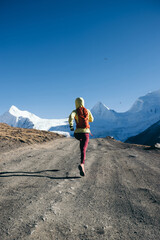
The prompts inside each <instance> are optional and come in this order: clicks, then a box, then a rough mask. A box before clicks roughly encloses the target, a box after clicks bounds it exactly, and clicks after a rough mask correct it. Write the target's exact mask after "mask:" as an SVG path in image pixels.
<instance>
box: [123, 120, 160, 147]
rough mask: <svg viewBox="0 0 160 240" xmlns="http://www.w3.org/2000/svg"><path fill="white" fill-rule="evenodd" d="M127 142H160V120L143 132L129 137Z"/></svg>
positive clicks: (152, 143) (147, 143)
mask: <svg viewBox="0 0 160 240" xmlns="http://www.w3.org/2000/svg"><path fill="white" fill-rule="evenodd" d="M126 143H135V144H143V145H148V146H153V145H155V144H156V143H160V121H158V122H157V123H155V124H153V125H152V126H151V127H149V128H147V129H146V130H145V131H143V132H142V133H140V134H138V135H136V136H133V137H130V138H128V139H127V141H126Z"/></svg>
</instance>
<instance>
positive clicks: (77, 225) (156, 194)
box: [0, 138, 160, 240]
mask: <svg viewBox="0 0 160 240" xmlns="http://www.w3.org/2000/svg"><path fill="white" fill-rule="evenodd" d="M79 158H80V153H79V145H78V141H77V140H75V139H71V138H63V139H58V140H55V141H52V142H49V143H45V144H39V145H30V146H26V147H23V148H18V149H16V150H12V151H10V152H3V153H1V155H0V188H1V191H0V239H1V240H19V239H21V240H52V239H53V240H56V239H57V240H61V239H68V240H79V239H80V240H91V239H93V240H94V239H95V240H97V239H102V240H103V239H104V240H119V239H122V240H130V239H134V240H138V239H141V240H143V239H144V240H149V239H150V240H153V239H154V240H158V239H159V236H160V230H159V229H160V211H159V210H160V208H159V205H160V191H159V190H160V188H159V173H160V171H159V167H160V164H159V162H160V151H159V150H146V149H144V147H142V146H141V147H138V146H131V145H129V144H123V143H120V142H117V141H113V140H112V139H92V140H90V143H89V147H88V150H87V160H86V167H85V168H86V176H85V177H80V176H79V171H78V168H77V166H78V163H79Z"/></svg>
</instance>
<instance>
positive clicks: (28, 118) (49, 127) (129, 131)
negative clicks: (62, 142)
mask: <svg viewBox="0 0 160 240" xmlns="http://www.w3.org/2000/svg"><path fill="white" fill-rule="evenodd" d="M91 112H92V114H93V116H94V122H93V123H90V126H91V132H92V134H93V138H97V137H106V136H112V137H114V138H115V139H117V140H120V141H125V140H126V139H127V138H129V137H131V136H135V135H137V134H139V133H141V132H143V131H144V130H145V129H147V128H148V127H150V126H151V125H152V124H154V123H156V122H157V121H159V120H160V90H158V91H154V92H150V93H148V94H146V95H145V96H142V97H139V98H138V99H137V100H136V101H135V103H134V104H133V105H132V106H131V108H130V109H129V110H128V111H126V112H123V113H119V112H116V111H114V110H112V109H110V108H109V107H107V106H106V105H105V104H103V103H101V102H98V103H96V104H95V105H94V107H93V108H92V109H91ZM0 122H3V123H7V124H9V125H10V126H13V127H22V128H34V129H38V130H46V131H53V132H57V133H59V134H63V135H65V136H72V135H73V133H72V132H70V128H69V125H68V119H67V118H64V119H42V118H39V117H38V116H36V115H34V114H33V113H30V112H28V111H21V110H19V109H18V108H17V107H16V106H11V108H10V109H9V110H8V111H7V112H5V113H4V114H3V115H1V116H0ZM74 127H75V126H74Z"/></svg>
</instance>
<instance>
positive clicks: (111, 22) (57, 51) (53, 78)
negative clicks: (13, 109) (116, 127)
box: [0, 0, 160, 118]
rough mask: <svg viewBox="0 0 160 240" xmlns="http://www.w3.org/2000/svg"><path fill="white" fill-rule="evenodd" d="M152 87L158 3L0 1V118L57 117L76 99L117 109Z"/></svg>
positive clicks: (157, 80)
mask: <svg viewBox="0 0 160 240" xmlns="http://www.w3.org/2000/svg"><path fill="white" fill-rule="evenodd" d="M158 89H160V1H159V0H150V1H149V0H148V1H147V0H144V1H142V0H139V1H136V0H128V1H123V0H119V1H118V0H117V1H116V0H115V1H114V0H113V1H107V0H105V1H103V0H23V1H22V0H19V1H17V0H14V1H13V0H6V1H0V115H1V114H3V113H4V112H5V111H7V110H8V109H9V108H10V106H11V105H15V106H17V107H18V108H20V109H22V110H28V111H30V112H33V113H34V114H36V115H38V116H39V117H43V118H64V117H67V116H68V114H70V112H71V111H72V109H73V108H74V100H75V98H76V97H79V96H82V97H84V99H85V102H86V107H87V108H92V107H93V106H94V105H95V104H96V103H97V102H98V101H101V102H103V103H104V104H105V105H107V106H108V107H109V108H111V109H114V110H116V111H118V112H123V111H126V110H128V109H129V108H130V107H131V105H132V104H133V102H134V101H135V100H136V99H137V98H138V97H139V96H142V95H145V94H146V93H148V92H149V91H155V90H158Z"/></svg>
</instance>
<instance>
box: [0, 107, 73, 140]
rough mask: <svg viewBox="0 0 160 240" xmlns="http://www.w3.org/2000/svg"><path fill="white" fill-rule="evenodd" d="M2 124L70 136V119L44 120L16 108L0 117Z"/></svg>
mask: <svg viewBox="0 0 160 240" xmlns="http://www.w3.org/2000/svg"><path fill="white" fill-rule="evenodd" d="M0 122H2V123H7V124H9V125H10V126H12V127H21V128H34V129H38V130H46V131H54V130H55V132H59V133H62V134H64V135H66V136H69V133H68V132H69V127H68V119H42V118H39V117H38V116H36V115H34V114H33V113H30V112H28V111H21V110H19V109H18V108H17V107H15V106H12V107H11V108H10V109H9V111H7V112H5V113H4V114H3V115H2V116H0ZM59 126H61V127H60V128H59Z"/></svg>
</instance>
